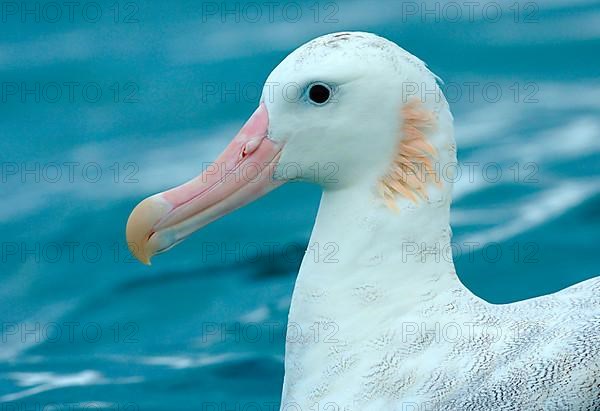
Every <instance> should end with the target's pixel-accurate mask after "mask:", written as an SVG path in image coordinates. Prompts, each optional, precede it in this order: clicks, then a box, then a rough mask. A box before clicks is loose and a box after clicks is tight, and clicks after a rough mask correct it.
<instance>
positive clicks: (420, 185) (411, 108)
mask: <svg viewBox="0 0 600 411" xmlns="http://www.w3.org/2000/svg"><path fill="white" fill-rule="evenodd" d="M401 116H402V126H401V127H400V131H399V134H400V136H399V143H398V148H397V151H396V154H395V156H394V159H393V161H392V164H391V166H390V169H389V170H388V172H387V174H386V175H385V176H383V177H382V178H381V180H380V181H379V184H378V189H379V194H380V196H381V197H382V198H383V200H384V202H385V204H386V205H387V206H388V207H389V208H391V209H394V210H396V209H397V206H396V203H395V199H396V196H398V195H400V196H404V197H406V198H408V199H409V200H411V201H412V202H414V203H417V202H418V201H419V199H423V200H428V199H429V197H428V194H427V184H428V183H429V182H436V183H437V184H439V180H438V179H437V178H436V174H435V170H434V169H433V163H432V162H435V161H436V159H437V156H438V153H437V150H436V149H435V147H434V146H433V145H431V144H430V143H429V142H428V141H427V133H428V132H431V131H433V129H434V128H435V117H434V115H433V113H431V112H430V111H428V110H427V109H426V108H425V107H424V105H423V103H421V101H420V100H419V99H418V98H412V99H411V100H410V101H408V102H407V103H406V104H405V105H404V106H403V107H402V113H401Z"/></svg>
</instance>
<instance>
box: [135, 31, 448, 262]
mask: <svg viewBox="0 0 600 411" xmlns="http://www.w3.org/2000/svg"><path fill="white" fill-rule="evenodd" d="M441 110H445V111H447V104H446V101H445V99H444V98H443V95H442V94H441V92H440V91H439V88H438V87H437V84H436V78H435V76H434V75H433V74H431V72H430V71H429V70H427V68H426V67H425V65H424V64H423V63H422V62H421V61H420V60H418V59H417V58H416V57H414V56H412V55H411V54H409V53H408V52H406V51H404V50H403V49H401V48H400V47H398V46H397V45H396V44H394V43H392V42H390V41H388V40H386V39H384V38H381V37H378V36H376V35H373V34H370V33H361V32H344V33H334V34H329V35H325V36H322V37H319V38H316V39H314V40H312V41H310V42H309V43H307V44H305V45H303V46H301V47H300V48H298V49H297V50H295V51H294V52H292V53H291V54H290V55H289V56H288V57H286V58H285V59H284V60H283V61H282V62H281V63H280V64H279V65H278V66H277V67H276V68H275V69H274V70H273V72H272V73H271V74H270V76H269V77H268V79H267V81H266V82H265V86H264V88H263V93H262V96H261V100H260V103H259V106H258V108H257V109H256V111H255V112H254V114H252V116H251V117H250V118H249V120H248V121H247V122H246V124H245V125H244V126H243V127H242V129H241V130H240V131H239V133H238V134H237V135H236V137H235V138H234V139H233V140H232V142H231V143H230V144H229V145H228V146H227V147H226V148H225V150H224V151H223V153H222V154H221V155H220V156H219V157H218V158H217V160H215V162H214V164H213V165H212V166H210V167H208V168H207V169H206V170H205V171H204V172H203V173H202V175H200V176H198V177H196V178H194V179H193V180H191V181H189V182H187V183H185V184H183V185H181V186H179V187H176V188H173V189H171V190H168V191H166V192H163V193H159V194H155V195H153V196H151V197H149V198H147V199H145V200H143V201H142V202H141V203H140V204H138V205H137V206H136V208H135V209H134V210H133V212H132V213H131V216H130V217H129V221H128V223H127V241H128V244H129V247H130V249H131V251H132V253H133V254H134V255H135V256H136V257H137V258H138V259H139V260H140V261H142V262H144V263H146V264H149V262H150V258H151V257H152V256H153V255H155V254H158V253H160V252H163V251H166V250H167V249H169V248H171V247H172V246H174V245H175V244H177V243H178V242H180V241H182V240H183V239H185V238H186V237H187V236H189V235H190V234H191V233H192V232H194V231H196V230H198V229H199V228H201V227H203V226H205V225H206V224H209V223H210V222H212V221H214V220H216V219H218V218H219V217H221V216H223V215H225V214H227V213H229V212H231V211H233V210H235V209H236V208H239V207H241V206H243V205H245V204H247V203H248V202H250V201H253V200H254V199H256V198H258V197H259V196H261V195H264V194H266V193H267V192H269V191H270V190H272V189H274V188H276V187H278V186H279V185H281V184H282V183H284V182H286V181H289V180H304V181H311V182H315V183H317V184H320V185H321V186H322V187H323V188H324V190H344V189H350V188H353V187H358V186H360V187H363V188H364V191H363V192H364V193H367V194H365V195H369V196H372V199H373V200H374V202H375V204H376V205H377V206H380V207H387V208H388V209H390V212H398V210H399V209H402V208H403V207H410V205H411V204H412V205H415V204H419V203H425V204H426V203H427V202H429V201H431V193H432V191H435V190H437V192H439V193H441V194H442V195H443V194H445V193H447V192H448V187H447V186H448V184H444V182H443V179H440V178H439V176H437V175H436V168H437V169H438V171H439V167H436V164H437V165H439V164H440V161H441V162H442V163H447V162H449V161H451V160H452V158H453V152H454V145H453V139H452V133H451V117H449V119H447V121H446V122H450V124H440V116H439V113H440V111H441ZM448 113H449V112H448ZM443 121H445V120H443ZM440 129H442V131H444V132H440ZM438 174H439V173H438ZM400 211H401V210H400Z"/></svg>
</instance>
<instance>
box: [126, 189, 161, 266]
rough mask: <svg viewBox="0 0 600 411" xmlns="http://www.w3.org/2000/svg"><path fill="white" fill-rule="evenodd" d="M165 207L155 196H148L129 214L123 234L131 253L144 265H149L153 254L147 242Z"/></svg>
mask: <svg viewBox="0 0 600 411" xmlns="http://www.w3.org/2000/svg"><path fill="white" fill-rule="evenodd" d="M165 211H166V207H165V205H164V203H163V202H161V201H158V200H157V199H156V198H155V197H150V198H147V199H145V200H143V201H142V202H141V203H139V204H138V205H137V206H136V207H135V208H134V209H133V211H132V212H131V214H130V215H129V219H128V220H127V227H126V228H125V236H126V238H127V245H128V247H129V251H130V252H131V254H132V255H133V256H134V257H135V258H136V259H137V260H139V261H140V262H141V263H142V264H144V265H148V266H149V265H151V262H150V259H151V258H152V256H153V255H154V252H153V250H151V249H150V248H151V247H150V244H148V239H149V237H150V234H151V233H152V230H153V227H154V225H155V224H156V223H157V222H158V221H159V220H160V218H161V217H162V216H163V215H164V214H165Z"/></svg>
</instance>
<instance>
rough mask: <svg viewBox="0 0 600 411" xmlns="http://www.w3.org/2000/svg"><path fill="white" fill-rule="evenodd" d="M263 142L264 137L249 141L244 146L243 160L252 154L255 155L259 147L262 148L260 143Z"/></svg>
mask: <svg viewBox="0 0 600 411" xmlns="http://www.w3.org/2000/svg"><path fill="white" fill-rule="evenodd" d="M262 140H263V138H262V137H255V138H253V139H251V140H250V141H248V142H247V143H246V145H245V146H244V148H243V149H242V156H241V158H245V157H247V156H249V155H250V154H252V153H254V152H255V151H256V149H257V148H258V146H260V143H261V141H262Z"/></svg>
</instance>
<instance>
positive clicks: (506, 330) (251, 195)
mask: <svg viewBox="0 0 600 411" xmlns="http://www.w3.org/2000/svg"><path fill="white" fill-rule="evenodd" d="M437 80H438V79H437V77H436V76H435V75H434V74H432V73H431V72H430V71H429V70H428V69H427V67H426V66H425V64H424V63H423V62H422V61H421V60H419V59H418V58H416V57H414V56H413V55H411V54H410V53H408V52H407V51H405V50H403V49H402V48H400V47H399V46H397V45H396V44H395V43H392V42H390V41H388V40H386V39H384V38H382V37H379V36H376V35H374V34H370V33H362V32H344V33H334V34H329V35H325V36H322V37H318V38H316V39H314V40H312V41H310V42H308V43H307V44H305V45H303V46H301V47H300V48H298V49H297V50H295V51H294V52H292V53H291V54H290V55H289V56H288V57H286V58H285V59H284V60H283V61H282V62H281V63H280V64H279V65H278V66H277V67H276V68H275V69H274V70H273V72H272V73H271V74H270V76H269V77H268V79H267V82H266V83H265V88H264V89H263V94H262V97H261V100H260V104H259V107H258V108H257V110H256V111H255V112H254V114H253V115H252V116H251V117H250V119H249V120H248V121H247V122H246V124H245V125H244V127H243V128H242V129H241V130H240V132H239V133H238V134H237V136H236V137H235V138H234V139H233V141H232V142H231V143H230V144H229V145H228V146H227V148H226V149H225V151H224V152H223V153H222V154H221V155H220V157H219V158H218V159H217V160H216V164H217V165H218V166H216V167H209V168H207V169H206V170H205V171H204V173H203V174H202V175H201V176H199V177H196V178H195V179H193V180H191V181H189V182H187V183H185V184H183V185H181V186H179V187H176V188H173V189H171V190H168V191H166V192H163V193H159V194H156V195H153V196H151V197H149V198H147V199H145V200H143V201H142V202H141V203H140V204H139V205H138V206H137V207H136V208H135V209H134V210H133V212H132V214H131V216H130V218H129V221H128V223H127V229H126V234H127V240H128V243H129V245H130V248H131V251H132V253H133V254H134V255H135V256H136V257H137V258H138V259H139V260H140V261H142V262H144V263H146V264H149V263H150V258H151V257H152V256H153V255H154V254H157V253H159V252H163V251H166V250H167V249H169V248H170V247H172V246H173V245H175V244H176V243H178V242H180V241H182V240H183V239H184V238H186V237H187V236H189V235H190V234H191V233H192V232H194V231H196V230H198V229H199V228H201V227H203V226H205V225H206V224H208V223H210V222H212V221H214V220H215V219H217V218H219V217H221V216H223V215H225V214H226V213H228V212H230V211H232V210H234V209H236V208H238V207H241V206H242V205H244V204H247V203H248V202H250V201H252V200H254V199H256V198H258V197H259V196H261V195H263V194H265V193H267V192H268V191H270V190H272V189H274V188H276V187H278V186H280V185H281V184H283V183H284V182H285V181H288V180H304V181H311V182H314V183H317V184H319V185H321V186H322V188H323V196H322V200H321V204H320V207H319V212H318V215H317V218H316V223H315V227H314V229H313V232H312V235H311V238H310V244H315V245H316V244H328V243H332V242H333V243H336V244H337V248H338V253H337V254H336V259H337V263H335V264H332V263H330V262H329V261H322V259H321V260H319V259H315V258H314V256H310V257H307V258H305V259H304V261H303V262H302V266H301V268H300V271H299V273H298V278H297V280H296V284H295V288H294V292H293V297H292V302H291V307H290V312H289V321H290V322H291V323H294V324H295V326H297V327H299V328H300V329H302V330H309V329H311V327H312V326H314V325H315V324H317V323H325V324H331V325H332V326H334V327H335V330H336V333H335V336H334V338H331V339H328V338H314V336H313V335H312V334H311V336H310V337H309V336H306V338H303V339H301V341H298V340H294V341H288V342H287V343H286V354H285V378H284V384H283V394H282V402H281V410H288V411H290V410H345V411H371V410H377V411H381V410H386V411H412V410H415V411H424V410H427V411H429V410H477V411H480V410H556V411H565V410H599V409H600V277H596V278H593V279H590V280H587V281H584V282H581V283H579V284H576V285H574V286H571V287H569V288H567V289H564V290H562V291H560V292H557V293H554V294H551V295H546V296H542V297H538V298H533V299H529V300H525V301H520V302H516V303H511V304H504V305H495V304H490V303H488V302H486V301H484V300H482V299H480V298H478V297H477V296H475V295H474V294H472V293H471V292H470V291H469V290H468V289H467V288H466V287H465V286H464V285H463V284H462V283H461V282H460V281H459V279H458V277H457V275H456V272H455V268H454V264H453V262H452V258H451V256H443V257H442V258H440V255H439V253H438V252H436V251H435V250H438V251H439V250H450V249H451V248H450V241H451V230H450V228H449V214H450V203H451V189H452V184H451V182H452V181H453V180H454V179H453V178H452V176H451V175H444V173H449V171H448V170H453V169H455V168H453V167H447V166H448V165H452V164H455V163H456V145H455V142H454V136H453V118H452V114H451V113H450V110H449V107H448V103H447V101H446V99H445V98H444V96H443V94H442V92H441V90H440V88H439V87H438V84H437ZM291 85H294V87H295V88H296V90H297V93H290V88H291ZM292 94H294V95H293V96H291V95H292ZM315 165H316V167H315ZM332 165H333V167H334V171H335V173H333V175H332V172H331V167H332ZM216 170H219V171H216ZM223 170H225V172H222V171H223ZM444 170H446V171H444ZM432 250H434V251H433V252H432ZM307 334H308V333H307ZM316 407H318V408H316Z"/></svg>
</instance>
